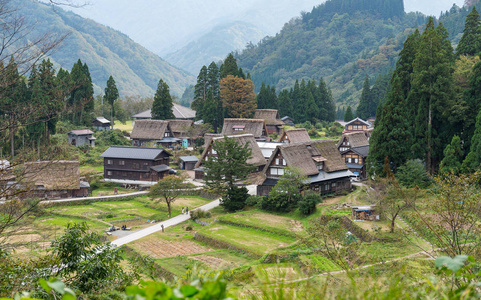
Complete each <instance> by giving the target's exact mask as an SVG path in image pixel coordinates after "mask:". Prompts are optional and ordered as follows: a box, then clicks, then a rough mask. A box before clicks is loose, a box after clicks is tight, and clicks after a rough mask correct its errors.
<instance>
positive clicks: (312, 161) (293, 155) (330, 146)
mask: <svg viewBox="0 0 481 300" xmlns="http://www.w3.org/2000/svg"><path fill="white" fill-rule="evenodd" d="M279 152H280V153H281V155H282V157H283V158H284V159H285V161H286V164H287V165H288V166H290V167H295V168H298V169H299V170H300V171H301V173H302V174H303V175H306V176H311V175H316V174H319V170H318V169H317V166H316V161H323V162H324V171H325V172H327V173H330V172H336V171H342V170H347V166H346V164H345V163H344V161H343V160H342V157H341V154H340V153H339V151H338V150H337V147H336V143H335V142H334V141H333V140H317V141H310V142H305V143H295V144H285V145H282V146H278V147H277V149H276V150H275V151H274V152H273V153H272V156H271V158H270V159H269V161H268V162H267V165H270V164H271V163H272V160H273V159H274V157H275V156H276V155H277V153H279ZM265 172H267V168H264V173H265Z"/></svg>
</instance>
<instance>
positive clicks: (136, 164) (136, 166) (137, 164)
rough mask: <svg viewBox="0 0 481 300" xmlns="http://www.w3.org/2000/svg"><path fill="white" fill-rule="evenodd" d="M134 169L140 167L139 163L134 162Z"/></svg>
mask: <svg viewBox="0 0 481 300" xmlns="http://www.w3.org/2000/svg"><path fill="white" fill-rule="evenodd" d="M132 169H134V170H138V169H140V165H139V163H133V164H132Z"/></svg>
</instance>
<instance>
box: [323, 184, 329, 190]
mask: <svg viewBox="0 0 481 300" xmlns="http://www.w3.org/2000/svg"><path fill="white" fill-rule="evenodd" d="M324 190H325V191H328V190H329V183H326V184H325V185H324Z"/></svg>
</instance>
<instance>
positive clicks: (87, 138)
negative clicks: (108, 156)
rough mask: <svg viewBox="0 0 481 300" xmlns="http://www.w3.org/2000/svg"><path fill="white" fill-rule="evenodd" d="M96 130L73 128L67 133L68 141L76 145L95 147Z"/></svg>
mask: <svg viewBox="0 0 481 300" xmlns="http://www.w3.org/2000/svg"><path fill="white" fill-rule="evenodd" d="M93 134H94V132H93V131H92V130H89V129H80V130H72V131H69V132H68V133H67V135H68V143H69V144H72V145H74V146H77V147H78V146H83V145H87V146H90V147H95V140H96V138H95V137H94V136H93Z"/></svg>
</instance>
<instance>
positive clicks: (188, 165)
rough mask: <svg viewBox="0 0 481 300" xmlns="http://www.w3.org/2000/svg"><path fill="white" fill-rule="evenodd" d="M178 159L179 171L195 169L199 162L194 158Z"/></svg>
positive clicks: (184, 157) (183, 157)
mask: <svg viewBox="0 0 481 300" xmlns="http://www.w3.org/2000/svg"><path fill="white" fill-rule="evenodd" d="M179 159H180V169H181V170H193V169H194V168H195V164H196V163H197V162H198V161H199V159H198V158H197V157H195V156H181V157H179Z"/></svg>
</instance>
